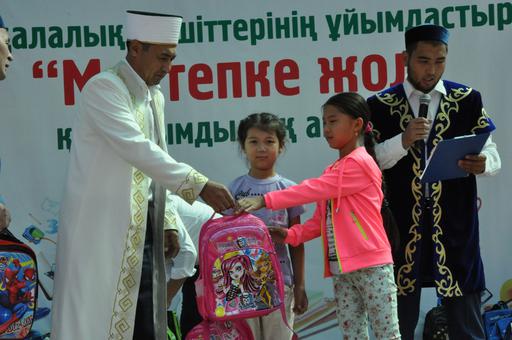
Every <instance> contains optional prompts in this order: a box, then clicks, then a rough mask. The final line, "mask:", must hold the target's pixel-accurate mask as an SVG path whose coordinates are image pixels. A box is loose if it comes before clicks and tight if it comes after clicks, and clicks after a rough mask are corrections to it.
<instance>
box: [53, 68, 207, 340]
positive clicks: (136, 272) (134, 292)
mask: <svg viewBox="0 0 512 340" xmlns="http://www.w3.org/2000/svg"><path fill="white" fill-rule="evenodd" d="M149 90H150V92H149V93H150V97H152V99H153V102H152V104H151V107H152V109H153V111H154V112H153V117H154V119H153V120H154V131H150V130H149V126H148V125H149V124H147V122H148V121H151V119H150V118H151V117H148V115H149V114H150V112H151V110H148V109H147V107H148V102H147V101H146V100H147V97H148V94H149V93H148V88H147V87H145V84H144V83H143V82H142V79H141V78H140V77H139V76H138V75H137V74H136V73H135V72H134V71H133V69H132V68H131V66H130V65H129V64H128V63H127V62H126V61H122V62H120V63H119V64H118V65H116V66H115V67H114V68H113V69H112V70H109V71H105V72H102V73H100V74H98V75H96V76H94V77H93V78H91V79H90V80H89V82H88V83H87V85H86V86H85V88H84V90H83V92H82V97H81V101H80V107H79V115H78V117H77V121H76V123H75V125H74V127H73V142H72V148H71V154H70V163H69V169H68V177H67V184H66V190H65V194H64V197H63V201H62V205H61V218H60V227H59V234H58V245H57V262H56V273H55V274H56V276H55V285H54V300H53V306H52V334H51V337H52V340H92V339H94V340H102V339H125V340H132V337H133V325H134V319H135V309H136V306H137V296H138V290H139V283H140V274H141V268H142V254H143V246H144V238H145V229H146V217H147V200H148V195H149V186H150V183H151V179H153V180H154V181H155V183H156V185H155V190H154V191H153V192H154V195H153V202H154V212H155V213H154V215H155V216H154V218H153V221H154V227H153V230H154V231H153V250H154V251H153V253H154V254H155V255H154V259H153V260H154V268H155V270H154V272H153V304H154V306H155V310H156V312H155V316H154V320H155V325H154V327H155V334H156V338H157V339H165V331H166V328H167V324H166V314H165V311H166V306H165V304H166V290H165V288H166V285H165V270H164V256H163V229H164V223H166V222H169V221H168V216H165V217H164V214H165V200H166V196H167V194H166V191H165V189H168V190H170V191H172V192H174V193H176V194H178V195H180V196H181V197H183V198H184V199H185V200H186V201H187V202H189V203H191V202H192V201H193V200H195V199H196V198H197V196H198V195H199V193H200V191H201V190H202V188H203V186H204V184H205V183H206V181H207V178H206V177H204V176H203V175H201V174H200V173H198V172H197V171H195V170H194V169H193V168H191V167H190V166H188V165H186V164H183V163H178V162H176V161H175V160H174V159H173V158H172V157H170V156H169V155H168V153H167V151H166V145H165V136H164V131H165V128H164V97H163V95H162V93H161V92H160V91H159V90H158V86H156V87H153V88H151V89H149ZM144 108H146V109H144ZM148 118H149V119H148ZM152 133H154V135H155V136H156V140H158V141H159V144H160V145H157V144H155V143H154V142H152V141H151V140H150V139H148V136H150V135H151V134H152ZM164 220H166V221H164Z"/></svg>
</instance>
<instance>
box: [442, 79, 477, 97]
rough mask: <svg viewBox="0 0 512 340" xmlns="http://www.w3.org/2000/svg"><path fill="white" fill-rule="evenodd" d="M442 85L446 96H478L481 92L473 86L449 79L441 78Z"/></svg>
mask: <svg viewBox="0 0 512 340" xmlns="http://www.w3.org/2000/svg"><path fill="white" fill-rule="evenodd" d="M443 85H444V88H445V90H446V94H447V96H453V97H456V98H463V97H469V98H471V97H480V96H481V94H480V92H479V91H478V90H476V89H475V88H473V87H471V86H469V85H465V84H461V83H457V82H454V81H451V80H443Z"/></svg>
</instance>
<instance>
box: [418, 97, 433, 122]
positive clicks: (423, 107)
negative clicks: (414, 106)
mask: <svg viewBox="0 0 512 340" xmlns="http://www.w3.org/2000/svg"><path fill="white" fill-rule="evenodd" d="M431 100H432V97H431V96H430V95H429V94H427V93H423V94H422V95H421V96H420V110H419V113H418V117H422V118H427V113H428V104H430V101H431Z"/></svg>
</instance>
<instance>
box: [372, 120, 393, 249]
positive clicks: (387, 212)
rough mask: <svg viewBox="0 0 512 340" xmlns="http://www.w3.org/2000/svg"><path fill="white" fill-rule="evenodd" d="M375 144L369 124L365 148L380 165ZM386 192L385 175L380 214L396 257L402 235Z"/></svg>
mask: <svg viewBox="0 0 512 340" xmlns="http://www.w3.org/2000/svg"><path fill="white" fill-rule="evenodd" d="M375 144H376V142H375V137H374V135H373V126H372V123H371V122H368V124H366V128H365V130H364V147H365V149H366V152H368V154H369V155H370V156H372V157H373V159H374V160H375V162H376V163H377V164H379V162H378V161H377V156H376V154H375ZM386 192H387V190H386V181H385V178H384V174H382V193H383V194H384V199H383V200H382V207H381V209H380V213H381V215H382V222H383V224H384V229H385V230H386V234H387V236H388V240H389V243H390V245H391V250H392V252H393V255H395V254H396V252H397V251H398V248H399V247H400V234H399V232H398V226H397V224H396V220H395V217H394V216H393V212H392V211H391V209H390V207H389V202H388V200H387V193H386ZM393 257H394V256H393Z"/></svg>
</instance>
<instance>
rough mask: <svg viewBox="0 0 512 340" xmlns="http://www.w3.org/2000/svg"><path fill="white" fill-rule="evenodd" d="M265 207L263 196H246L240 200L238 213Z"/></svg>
mask: <svg viewBox="0 0 512 340" xmlns="http://www.w3.org/2000/svg"><path fill="white" fill-rule="evenodd" d="M264 207H265V200H264V199H263V196H255V197H245V198H242V199H239V200H238V207H237V210H236V213H241V212H242V211H247V212H251V211H255V210H259V209H261V208H264Z"/></svg>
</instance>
